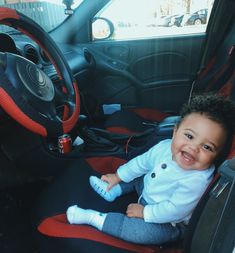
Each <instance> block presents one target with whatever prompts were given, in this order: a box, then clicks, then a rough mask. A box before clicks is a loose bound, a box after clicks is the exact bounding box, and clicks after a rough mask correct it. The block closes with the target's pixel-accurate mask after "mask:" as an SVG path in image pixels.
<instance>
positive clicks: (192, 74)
mask: <svg viewBox="0 0 235 253" xmlns="http://www.w3.org/2000/svg"><path fill="white" fill-rule="evenodd" d="M116 1H117V0H116ZM64 2H65V4H66V8H67V9H66V12H67V13H69V17H68V18H66V19H65V20H64V21H63V22H62V23H61V24H60V25H59V26H57V27H55V28H54V29H52V30H51V31H50V32H46V30H45V29H43V28H42V27H41V26H40V25H39V24H37V23H36V22H34V20H33V19H31V18H29V17H28V16H27V15H25V14H23V13H22V12H20V11H18V10H16V9H15V8H16V7H15V6H14V7H13V8H11V6H10V5H7V6H5V5H3V4H1V1H0V25H1V26H4V27H5V26H7V27H10V28H14V29H15V30H14V31H12V32H10V33H9V32H4V31H3V32H1V33H0V78H1V82H0V122H1V124H0V128H1V131H0V137H1V139H0V144H1V145H0V159H1V160H0V161H1V166H0V180H1V190H0V201H1V205H0V213H1V215H0V250H1V252H4V253H11V252H14V253H21V252H22V253H33V252H35V253H36V252H38V253H49V252H58V253H59V252H60V253H73V252H79V253H90V252H93V251H97V252H102V253H106V252H107V253H114V252H118V253H122V252H123V253H124V252H141V253H142V252H143V253H151V252H152V253H154V252H155V253H160V252H164V253H194V252H195V253H196V252H200V253H204V252H205V253H217V252H220V253H234V246H235V242H234V238H233V237H232V233H229V231H232V227H233V226H234V220H235V219H234V217H233V218H232V217H231V216H229V217H230V218H229V219H231V220H230V221H229V222H227V223H226V224H227V230H226V231H227V232H224V233H221V232H219V226H220V223H221V221H223V222H226V219H225V218H224V217H223V218H221V221H220V223H217V220H216V218H215V217H214V216H212V217H214V220H213V219H211V221H210V224H209V225H208V224H207V225H206V227H207V228H208V230H206V229H205V225H204V224H205V219H203V214H204V213H205V212H206V211H207V210H209V207H208V205H207V203H208V199H209V198H210V196H211V194H212V192H213V191H214V187H215V186H216V185H217V184H218V182H221V181H220V180H221V175H222V174H223V173H221V172H220V171H224V170H225V169H226V168H227V170H229V171H230V170H231V171H232V172H230V175H231V174H233V172H234V170H235V166H234V155H235V138H233V140H231V149H230V150H229V152H228V153H226V156H225V157H224V159H223V161H220V163H218V164H217V165H216V166H217V171H216V173H215V176H214V180H213V181H212V183H211V184H210V185H209V187H208V189H207V191H206V193H205V194H204V195H203V197H202V199H201V200H200V202H199V203H198V205H197V207H196V208H195V211H194V212H193V215H192V218H191V220H190V223H189V226H188V229H187V234H186V236H185V239H184V240H181V241H177V242H174V243H168V244H164V245H140V244H134V243H129V242H126V241H123V240H121V239H117V238H114V237H112V236H110V235H107V234H104V233H102V232H100V231H98V230H96V229H94V228H92V227H90V226H87V225H70V224H69V223H68V221H67V220H66V209H67V208H68V206H70V205H73V204H77V203H79V204H80V205H81V206H82V207H83V208H94V209H97V208H99V210H100V211H103V212H107V211H118V212H125V210H126V206H127V205H128V203H130V202H133V201H136V195H135V194H128V195H127V196H122V197H121V198H120V200H118V201H115V202H113V203H109V202H107V201H104V200H103V199H101V198H98V197H97V195H96V193H94V191H93V190H92V189H91V187H90V186H89V183H88V181H89V176H90V175H96V176H98V177H100V175H102V174H104V173H113V172H115V171H116V170H117V168H118V167H119V166H120V165H122V164H124V163H126V162H127V161H128V160H130V159H132V158H134V157H136V156H137V155H139V154H142V153H144V152H145V151H147V150H148V149H149V148H150V147H152V146H153V145H155V144H157V143H158V142H159V141H161V140H164V139H169V138H171V137H172V133H173V129H174V126H175V124H176V123H177V122H178V121H179V111H180V108H181V106H182V104H183V103H185V102H190V99H191V97H192V96H193V95H194V94H207V93H216V94H220V95H221V96H225V97H228V98H230V99H232V100H233V101H235V69H234V66H235V11H234V10H235V2H234V1H232V0H223V1H222V0H215V1H214V2H213V7H212V10H211V14H210V18H209V20H208V24H207V28H206V31H205V32H203V33H192V34H187V35H185V34H183V35H182V34H176V35H174V36H171V35H166V36H159V35H158V34H157V35H156V36H154V37H145V38H137V39H121V40H115V39H112V36H114V35H115V32H114V29H115V23H114V24H112V23H111V21H109V20H108V19H107V18H106V17H102V15H101V16H98V18H97V15H100V14H99V13H101V10H103V9H104V10H105V9H106V8H108V7H107V6H109V4H110V5H111V3H112V2H115V1H111V0H96V1H94V2H92V1H89V0H83V1H81V3H80V5H79V7H78V8H77V9H74V10H72V9H71V3H70V1H64ZM124 3H125V1H124ZM9 6H10V8H9ZM97 19H100V20H102V19H103V21H105V22H107V24H108V25H109V28H110V30H111V33H112V32H113V35H109V36H108V37H107V38H105V39H97V40H96V39H94V36H93V35H92V25H93V24H92V22H95V20H97ZM100 20H99V21H100ZM107 20H108V21H107ZM119 25H120V24H119ZM131 26H132V25H130V24H128V25H127V27H131ZM167 28H168V27H167ZM169 29H173V30H174V29H181V28H180V27H179V28H178V27H177V28H175V27H173V28H169ZM190 29H191V28H190ZM173 30H172V31H173ZM116 34H118V32H117V31H116ZM67 145H68V146H67ZM67 148H68V149H67ZM219 184H220V183H219ZM222 191H223V190H222ZM232 194H233V195H232ZM230 196H232V197H233V202H234V197H235V196H234V190H233V191H231V193H230ZM227 202H228V201H227ZM227 202H225V203H226V204H223V205H222V207H225V206H226V205H227ZM233 205H234V204H233ZM223 210H224V209H223ZM212 225H213V226H212ZM210 229H211V231H213V235H212V234H210V233H209V232H208V231H209V230H210ZM217 230H218V231H217ZM211 233H212V232H211ZM207 235H208V236H207ZM212 237H213V240H212ZM215 238H216V239H215ZM218 238H219V239H218ZM200 241H201V242H202V245H201V244H200ZM208 241H210V242H211V245H209V246H208V245H207V243H208ZM219 242H221V243H219Z"/></svg>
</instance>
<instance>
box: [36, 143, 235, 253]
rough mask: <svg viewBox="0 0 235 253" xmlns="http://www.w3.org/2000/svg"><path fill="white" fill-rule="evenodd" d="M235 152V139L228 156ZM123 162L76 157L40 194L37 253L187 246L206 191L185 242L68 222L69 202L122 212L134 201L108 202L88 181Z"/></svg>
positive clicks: (178, 251)
mask: <svg viewBox="0 0 235 253" xmlns="http://www.w3.org/2000/svg"><path fill="white" fill-rule="evenodd" d="M234 155H235V138H234V141H233V148H232V149H231V152H230V154H229V156H228V158H232V157H234ZM125 162H126V161H125V160H123V159H120V158H117V157H112V156H110V157H93V158H88V159H85V160H84V159H81V160H78V161H76V162H75V163H74V164H71V165H70V166H69V167H68V168H66V170H65V171H64V172H63V173H62V174H61V175H60V176H59V177H58V178H57V179H56V180H55V181H54V182H53V183H52V184H51V185H50V186H49V188H48V189H46V190H45V191H44V193H42V195H41V196H40V198H39V200H38V201H37V203H36V206H35V207H34V210H33V224H34V228H35V233H36V238H37V240H38V245H39V248H40V250H41V251H40V252H44V253H49V252H57V253H67V252H70V253H72V252H74V253H75V252H79V253H90V252H102V253H115V252H118V253H127V252H139V253H160V252H161V253H162V252H165V253H182V252H184V251H183V248H190V247H189V244H190V242H191V239H192V236H193V231H194V227H195V224H196V223H197V220H198V219H197V217H199V216H200V214H201V212H202V209H203V203H205V201H206V199H207V198H206V195H207V194H205V195H204V196H203V198H202V200H201V201H200V202H199V205H198V207H197V208H196V209H195V211H194V214H193V216H192V219H191V221H190V224H189V226H188V229H187V230H188V231H187V235H186V238H187V240H186V241H185V243H182V242H175V243H171V244H165V245H157V246H149V245H138V244H133V243H129V242H126V241H123V240H120V239H117V238H114V237H112V236H110V235H107V234H104V233H102V232H100V231H98V230H96V229H95V228H93V227H90V226H88V225H70V224H69V223H68V222H67V220H66V215H65V213H66V210H67V208H68V206H70V205H74V204H77V205H79V206H81V207H82V208H92V209H96V210H99V211H101V212H108V211H116V212H125V210H126V206H127V205H128V204H129V203H130V202H133V201H136V200H137V196H135V195H134V194H129V195H125V196H121V197H120V198H118V199H117V200H116V201H114V202H112V203H109V202H107V201H105V200H103V199H102V198H101V197H99V196H98V194H96V193H95V192H94V191H93V190H92V188H91V187H90V186H89V183H88V178H89V176H90V175H99V174H103V173H107V172H114V171H116V169H117V167H118V166H119V165H121V164H123V163H125ZM217 178H218V176H216V177H215V180H214V182H213V183H212V184H211V185H210V187H209V188H211V187H212V186H213V184H214V183H215V181H216V179H217ZM183 245H185V246H183Z"/></svg>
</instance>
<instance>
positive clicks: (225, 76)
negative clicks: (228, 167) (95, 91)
mask: <svg viewBox="0 0 235 253" xmlns="http://www.w3.org/2000/svg"><path fill="white" fill-rule="evenodd" d="M234 32H235V27H234V26H231V27H230V29H229V32H228V33H227V34H226V38H225V39H224V40H222V41H221V42H220V43H219V46H218V47H217V48H216V50H215V52H214V53H213V57H212V58H211V60H210V61H209V62H208V63H207V65H206V66H205V67H204V68H202V70H201V71H200V74H198V76H197V78H196V79H195V81H194V82H193V84H192V89H191V91H193V92H195V93H203V92H217V93H219V92H220V90H221V89H223V94H224V90H225V89H227V88H228V87H227V86H229V85H228V83H229V82H230V81H229V79H231V77H232V75H233V71H234V66H235V46H234V45H235V36H234ZM228 91H229V89H228V90H226V95H229V93H228ZM185 102H186V101H185ZM168 116H171V115H169V114H168V113H165V112H161V111H159V110H157V109H153V108H136V109H129V110H127V109H126V110H125V109H124V110H121V111H117V112H114V113H113V114H111V115H110V116H109V117H108V118H107V119H106V121H105V123H104V128H105V129H106V130H107V131H109V132H112V133H117V134H127V135H133V134H139V133H143V132H144V131H146V130H147V129H149V128H154V127H155V126H156V125H157V124H158V123H159V122H161V121H162V120H163V119H164V118H166V117H168Z"/></svg>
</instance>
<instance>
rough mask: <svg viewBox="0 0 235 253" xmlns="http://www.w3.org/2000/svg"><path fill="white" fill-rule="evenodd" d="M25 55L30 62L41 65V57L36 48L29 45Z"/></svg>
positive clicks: (25, 49) (26, 47)
mask: <svg viewBox="0 0 235 253" xmlns="http://www.w3.org/2000/svg"><path fill="white" fill-rule="evenodd" d="M24 55H25V58H27V59H28V60H30V61H32V62H34V63H36V64H37V63H39V56H38V52H37V50H36V48H34V47H33V46H32V45H27V46H25V48H24Z"/></svg>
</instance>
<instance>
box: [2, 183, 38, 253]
mask: <svg viewBox="0 0 235 253" xmlns="http://www.w3.org/2000/svg"><path fill="white" fill-rule="evenodd" d="M41 188H42V184H41V183H36V184H35V183H34V184H27V185H24V186H21V187H17V188H14V189H7V190H6V189H4V190H0V252H1V253H38V250H37V249H36V246H35V244H34V240H33V236H32V232H31V223H30V210H31V207H32V203H33V201H34V199H35V198H36V197H37V195H38V193H39V192H40V189H41Z"/></svg>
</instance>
